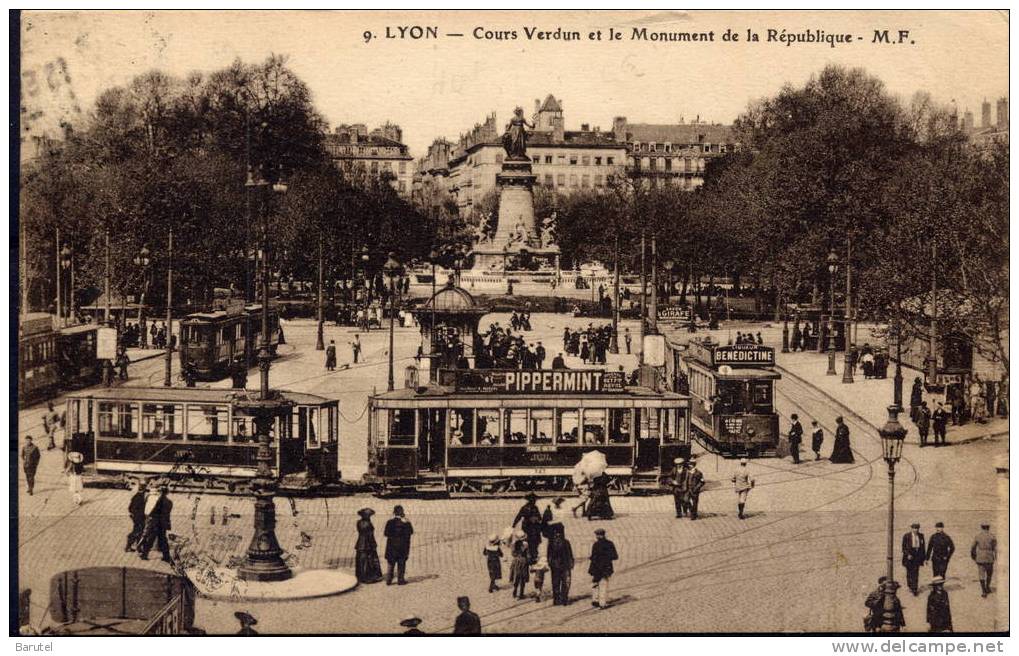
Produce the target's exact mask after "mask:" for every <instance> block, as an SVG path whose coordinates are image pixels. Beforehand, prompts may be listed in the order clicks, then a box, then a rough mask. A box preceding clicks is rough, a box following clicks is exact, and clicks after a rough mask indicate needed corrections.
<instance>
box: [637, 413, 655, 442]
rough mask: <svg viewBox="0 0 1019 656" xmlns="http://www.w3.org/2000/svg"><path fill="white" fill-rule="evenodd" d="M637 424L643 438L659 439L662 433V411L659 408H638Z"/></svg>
mask: <svg viewBox="0 0 1019 656" xmlns="http://www.w3.org/2000/svg"><path fill="white" fill-rule="evenodd" d="M637 426H638V427H639V428H638V430H639V433H638V435H639V436H640V438H641V439H645V440H657V439H658V437H659V436H660V435H661V411H660V410H659V409H658V408H638V410H637Z"/></svg>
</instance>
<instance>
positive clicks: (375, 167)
mask: <svg viewBox="0 0 1019 656" xmlns="http://www.w3.org/2000/svg"><path fill="white" fill-rule="evenodd" d="M371 172H372V173H378V172H379V163H378V162H372V163H371Z"/></svg>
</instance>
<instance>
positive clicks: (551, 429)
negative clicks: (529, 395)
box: [531, 409, 555, 444]
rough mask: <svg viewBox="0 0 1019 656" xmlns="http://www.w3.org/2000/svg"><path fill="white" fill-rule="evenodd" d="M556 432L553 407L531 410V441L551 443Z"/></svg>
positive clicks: (533, 442)
mask: <svg viewBox="0 0 1019 656" xmlns="http://www.w3.org/2000/svg"><path fill="white" fill-rule="evenodd" d="M554 434H555V417H554V415H553V411H552V410H551V409H548V410H545V409H542V410H531V443H532V444H551V443H552V436H553V435H554Z"/></svg>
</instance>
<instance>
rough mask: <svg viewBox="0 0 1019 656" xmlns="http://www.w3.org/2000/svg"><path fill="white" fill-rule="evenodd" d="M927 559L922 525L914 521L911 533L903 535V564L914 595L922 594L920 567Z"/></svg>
mask: <svg viewBox="0 0 1019 656" xmlns="http://www.w3.org/2000/svg"><path fill="white" fill-rule="evenodd" d="M926 559H927V542H926V540H925V539H924V536H923V533H921V532H920V525H919V524H917V523H915V522H914V523H913V524H912V525H911V526H910V531H909V533H906V534H905V535H903V536H902V566H903V567H905V568H906V585H908V586H909V591H910V592H912V593H913V596H914V597H915V596H916V595H918V594H920V587H919V577H920V568H921V567H922V566H923V564H924V562H925V561H926Z"/></svg>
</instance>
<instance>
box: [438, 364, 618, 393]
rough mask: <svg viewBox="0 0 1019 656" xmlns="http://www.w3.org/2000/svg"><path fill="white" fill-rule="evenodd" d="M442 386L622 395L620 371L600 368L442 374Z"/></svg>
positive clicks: (459, 389)
mask: <svg viewBox="0 0 1019 656" xmlns="http://www.w3.org/2000/svg"><path fill="white" fill-rule="evenodd" d="M443 374H444V376H443V377H442V378H443V382H444V384H447V385H448V384H450V383H452V386H453V387H454V388H455V389H456V391H457V392H462V393H466V394H534V393H547V392H552V393H574V394H605V393H612V392H622V391H623V389H624V387H625V380H624V377H623V372H621V371H602V370H600V369H582V370H580V369H578V370H559V369H555V370H547V369H531V370H527V369H486V370H453V371H445V372H443Z"/></svg>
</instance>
